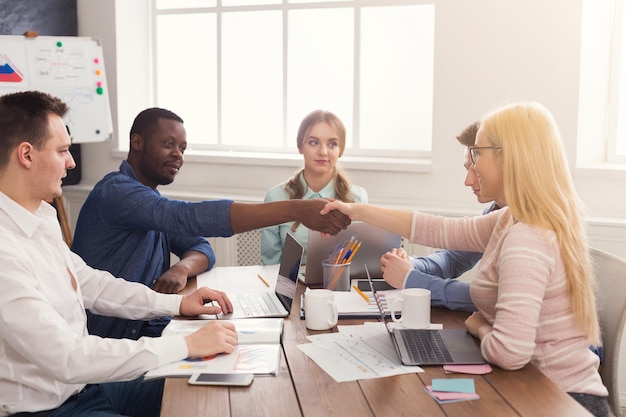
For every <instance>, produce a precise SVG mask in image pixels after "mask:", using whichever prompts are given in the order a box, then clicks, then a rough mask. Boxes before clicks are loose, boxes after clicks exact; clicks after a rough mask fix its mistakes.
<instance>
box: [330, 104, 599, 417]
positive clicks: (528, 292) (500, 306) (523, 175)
mask: <svg viewBox="0 0 626 417" xmlns="http://www.w3.org/2000/svg"><path fill="white" fill-rule="evenodd" d="M470 152H471V156H472V161H473V163H474V168H475V170H476V173H477V175H478V177H479V181H480V186H481V194H482V196H483V197H484V198H489V199H490V200H501V201H505V202H506V204H507V206H508V207H505V208H503V209H501V210H498V211H496V212H493V213H491V214H488V215H484V216H478V217H473V218H446V217H441V216H435V215H429V214H424V213H419V212H410V211H401V210H393V209H386V208H382V207H377V206H374V205H363V204H346V203H341V202H337V201H334V202H332V203H329V204H328V205H327V206H326V208H325V210H330V209H332V208H334V209H339V210H340V211H342V212H343V213H344V214H346V215H348V216H350V218H351V219H352V220H362V221H366V222H368V223H371V224H373V225H376V226H378V227H382V228H385V229H388V230H390V231H393V232H395V233H398V234H400V235H402V236H405V237H408V238H409V240H410V241H411V242H414V243H419V244H423V245H426V246H431V247H438V248H445V249H457V250H467V251H475V252H484V255H483V258H482V260H481V262H480V265H479V268H478V271H477V272H476V275H475V277H474V279H473V280H472V283H471V285H470V294H471V297H472V301H473V302H474V304H475V305H476V307H477V308H478V312H476V313H474V314H472V315H471V316H470V317H469V318H468V319H467V321H466V323H465V324H466V326H467V329H468V331H469V332H470V333H471V334H473V335H474V336H476V337H477V338H479V339H480V341H481V350H482V353H483V356H484V357H485V359H487V361H489V362H490V363H493V364H495V365H498V366H499V367H501V368H503V369H510V370H514V369H519V368H522V367H523V366H524V365H526V364H527V363H532V364H533V365H535V366H536V367H537V368H538V369H540V370H541V371H542V372H543V373H544V374H545V375H546V376H548V377H549V378H550V379H552V380H553V381H554V382H555V383H556V384H557V385H559V386H560V387H561V388H562V389H563V390H564V391H566V392H568V393H569V394H570V395H572V397H574V398H575V399H576V400H577V401H578V402H580V403H581V404H582V405H583V406H584V407H585V408H587V409H588V410H589V411H590V412H592V413H593V414H594V415H596V416H602V417H606V416H608V404H607V401H606V397H607V396H608V392H607V389H606V387H605V386H604V385H603V383H602V380H601V378H600V374H599V373H598V365H599V358H598V356H597V355H595V354H594V353H593V352H592V351H591V350H590V349H589V345H590V344H593V345H597V346H599V345H600V327H599V324H598V317H597V313H596V303H595V290H594V285H595V277H594V274H593V268H592V264H591V258H590V256H589V247H588V244H587V238H586V234H585V229H584V225H583V219H582V204H581V203H580V200H579V198H578V195H577V193H576V190H575V188H574V184H573V181H572V178H571V174H570V172H569V167H568V164H567V160H566V157H565V153H564V152H563V148H562V143H561V138H560V134H559V131H558V128H557V126H556V124H555V122H554V119H553V118H552V115H551V114H550V113H549V112H548V110H547V109H545V108H544V107H543V106H541V105H540V104H537V103H519V104H513V105H509V106H506V107H503V108H501V109H498V110H496V111H494V112H492V113H490V114H488V115H487V116H486V117H485V118H484V119H483V120H482V121H481V128H480V130H479V131H478V134H477V135H476V144H475V146H473V147H471V148H470Z"/></svg>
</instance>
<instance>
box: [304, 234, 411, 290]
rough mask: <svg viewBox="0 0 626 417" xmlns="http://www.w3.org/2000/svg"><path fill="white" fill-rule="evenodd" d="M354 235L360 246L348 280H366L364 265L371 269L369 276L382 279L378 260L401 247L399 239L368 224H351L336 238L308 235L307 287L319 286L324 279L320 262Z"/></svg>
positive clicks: (305, 280) (305, 281)
mask: <svg viewBox="0 0 626 417" xmlns="http://www.w3.org/2000/svg"><path fill="white" fill-rule="evenodd" d="M353 235H355V236H356V238H357V239H358V240H360V241H361V242H362V245H361V247H360V248H359V251H358V252H357V253H356V254H355V255H354V258H352V262H351V264H350V278H365V269H364V268H363V266H364V265H365V264H367V265H369V266H370V267H371V269H370V273H371V274H372V276H374V277H376V278H380V277H382V276H383V273H382V271H381V270H380V257H381V256H382V255H383V254H384V253H385V252H388V251H390V250H391V249H393V248H398V247H400V236H399V235H396V234H395V233H391V232H389V231H387V230H384V229H381V228H378V227H376V226H372V225H370V224H368V223H363V222H353V223H351V224H350V225H349V226H348V227H347V228H346V229H345V230H342V231H341V232H339V233H337V234H336V235H335V236H331V237H326V236H322V235H321V234H320V233H317V232H314V231H310V232H309V240H308V244H307V254H306V265H305V271H304V274H303V275H304V277H303V281H304V283H305V284H307V285H312V284H321V283H322V281H323V278H324V274H323V271H322V261H323V260H326V259H328V256H329V254H330V253H332V252H333V250H334V249H335V248H336V247H337V245H339V244H341V243H342V242H344V241H347V240H350V237H351V236H353Z"/></svg>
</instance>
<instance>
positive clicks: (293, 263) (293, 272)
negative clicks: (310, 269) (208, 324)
mask: <svg viewBox="0 0 626 417" xmlns="http://www.w3.org/2000/svg"><path fill="white" fill-rule="evenodd" d="M303 254H304V248H303V247H302V245H301V244H300V243H299V242H298V241H297V240H296V239H294V237H293V236H292V235H291V234H290V233H287V236H286V238H285V247H284V248H283V257H282V260H281V262H280V267H279V270H278V279H277V280H276V289H275V291H274V292H270V291H264V292H250V293H237V294H233V295H232V296H231V295H229V298H230V301H231V302H232V303H233V309H234V311H233V312H232V313H231V314H219V315H218V319H225V320H230V319H238V318H255V317H287V316H289V314H290V312H291V306H292V304H293V299H294V297H295V296H296V286H297V283H298V273H299V270H300V263H301V262H302V256H303ZM255 279H256V278H255Z"/></svg>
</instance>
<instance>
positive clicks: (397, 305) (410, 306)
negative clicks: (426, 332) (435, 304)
mask: <svg viewBox="0 0 626 417" xmlns="http://www.w3.org/2000/svg"><path fill="white" fill-rule="evenodd" d="M400 294H401V295H402V297H401V298H396V299H395V300H393V303H391V318H392V319H393V321H395V322H397V323H401V324H402V326H403V327H406V328H409V329H425V328H428V327H430V291H429V290H426V289H424V288H406V289H404V290H402V291H401V292H400ZM396 314H401V316H400V318H396Z"/></svg>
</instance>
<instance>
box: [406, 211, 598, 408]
mask: <svg viewBox="0 0 626 417" xmlns="http://www.w3.org/2000/svg"><path fill="white" fill-rule="evenodd" d="M409 239H410V241H411V242H415V243H419V244H423V245H427V246H431V247H436V248H445V249H457V250H469V251H475V252H484V255H483V257H482V260H481V261H480V264H479V266H478V270H477V271H476V275H475V277H474V279H473V280H472V283H471V285H470V294H471V297H472V301H473V302H474V304H475V305H476V307H477V308H478V309H479V311H480V312H481V313H482V315H483V317H484V318H485V319H486V320H487V321H488V322H489V323H490V324H491V325H492V326H493V330H492V331H491V332H490V333H488V334H487V335H486V336H485V337H484V338H483V340H482V342H481V350H482V353H483V356H484V357H485V359H487V361H488V362H490V363H492V364H495V365H497V366H499V367H501V368H503V369H508V370H514V369H519V368H522V367H523V366H524V365H526V364H527V363H529V362H530V363H532V364H533V365H534V366H536V367H537V368H538V369H539V370H541V372H543V373H544V374H545V375H546V376H547V377H548V378H550V379H551V380H552V381H554V382H555V383H556V384H557V385H558V386H560V387H561V388H562V389H563V390H564V391H566V392H578V393H585V394H594V395H599V396H607V395H608V391H607V389H606V387H604V385H603V384H602V380H601V379H600V374H599V373H598V371H597V370H598V365H599V358H598V356H597V355H595V354H594V353H593V352H592V351H591V350H590V349H589V341H588V340H586V338H585V337H584V335H583V333H582V331H581V329H580V327H579V326H578V325H577V324H576V322H575V320H574V316H573V312H572V306H571V300H570V297H569V295H568V290H567V281H566V279H565V268H564V265H563V262H562V259H561V254H560V250H559V247H558V242H557V240H556V236H555V234H554V233H553V232H552V231H545V230H540V229H537V228H533V227H530V226H528V225H526V224H523V223H518V222H516V221H515V220H514V219H513V216H512V215H511V213H510V211H509V209H508V208H504V209H501V210H499V211H496V212H493V213H491V214H488V215H485V216H478V217H473V218H447V217H441V216H433V215H429V214H424V213H419V212H414V213H413V217H412V225H411V235H410V237H409Z"/></svg>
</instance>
